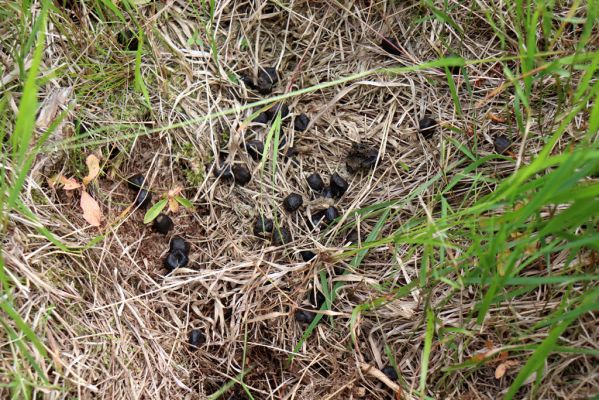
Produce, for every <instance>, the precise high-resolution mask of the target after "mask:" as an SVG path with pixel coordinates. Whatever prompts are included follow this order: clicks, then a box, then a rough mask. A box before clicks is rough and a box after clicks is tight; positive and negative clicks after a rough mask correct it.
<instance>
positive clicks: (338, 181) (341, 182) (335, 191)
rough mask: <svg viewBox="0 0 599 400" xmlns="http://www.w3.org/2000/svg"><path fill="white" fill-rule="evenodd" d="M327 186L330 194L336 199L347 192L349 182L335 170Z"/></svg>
mask: <svg viewBox="0 0 599 400" xmlns="http://www.w3.org/2000/svg"><path fill="white" fill-rule="evenodd" d="M329 187H330V189H331V194H332V195H333V197H335V198H336V199H338V198H340V197H341V196H343V195H344V194H345V192H347V189H348V188H349V184H348V183H347V181H346V180H345V179H343V178H342V177H341V175H339V174H338V173H337V172H335V173H334V174H333V175H332V176H331V179H330V181H329Z"/></svg>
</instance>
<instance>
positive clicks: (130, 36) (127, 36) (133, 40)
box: [117, 30, 139, 51]
mask: <svg viewBox="0 0 599 400" xmlns="http://www.w3.org/2000/svg"><path fill="white" fill-rule="evenodd" d="M117 40H118V42H119V44H120V45H121V46H123V47H124V48H125V49H126V50H127V51H137V48H138V47H139V40H138V39H137V36H136V35H135V34H134V33H133V32H132V31H130V30H126V31H123V32H120V33H119V34H118V36H117Z"/></svg>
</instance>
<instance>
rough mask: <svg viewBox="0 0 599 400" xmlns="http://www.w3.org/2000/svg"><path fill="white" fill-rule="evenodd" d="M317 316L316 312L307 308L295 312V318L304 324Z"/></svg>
mask: <svg viewBox="0 0 599 400" xmlns="http://www.w3.org/2000/svg"><path fill="white" fill-rule="evenodd" d="M314 318H316V313H313V312H312V311H307V310H297V311H296V312H295V320H296V321H297V322H301V323H303V324H309V323H311V322H312V321H314Z"/></svg>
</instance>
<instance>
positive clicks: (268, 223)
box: [253, 217, 274, 237]
mask: <svg viewBox="0 0 599 400" xmlns="http://www.w3.org/2000/svg"><path fill="white" fill-rule="evenodd" d="M273 229H274V223H273V221H272V219H269V218H266V217H258V218H257V219H256V222H254V229H253V231H254V236H258V237H264V236H266V234H269V233H272V230H273Z"/></svg>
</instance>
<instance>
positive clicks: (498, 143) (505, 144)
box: [493, 135, 512, 154]
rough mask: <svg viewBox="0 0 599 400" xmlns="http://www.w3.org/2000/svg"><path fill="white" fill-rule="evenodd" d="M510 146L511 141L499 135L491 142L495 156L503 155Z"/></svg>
mask: <svg viewBox="0 0 599 400" xmlns="http://www.w3.org/2000/svg"><path fill="white" fill-rule="evenodd" d="M511 145H512V141H511V140H510V139H509V138H508V137H507V136H503V135H499V136H497V137H496V138H495V140H493V147H494V148H495V152H496V153H497V154H503V153H505V152H506V151H507V149H509V148H510V146H511Z"/></svg>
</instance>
